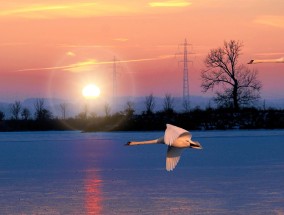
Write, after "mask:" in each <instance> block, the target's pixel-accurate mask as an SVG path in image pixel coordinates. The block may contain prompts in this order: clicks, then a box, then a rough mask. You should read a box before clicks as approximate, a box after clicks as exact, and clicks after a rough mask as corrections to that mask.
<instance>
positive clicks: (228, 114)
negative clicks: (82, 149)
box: [0, 107, 284, 132]
mask: <svg viewBox="0 0 284 215" xmlns="http://www.w3.org/2000/svg"><path fill="white" fill-rule="evenodd" d="M166 123H170V124H174V125H177V126H180V127H183V128H185V129H188V130H214V129H279V128H284V110H283V109H281V110H279V109H267V110H260V109H257V108H242V109H240V110H238V111H236V110H234V109H232V108H210V107H209V108H206V109H200V108H198V107H196V108H195V109H193V110H190V111H187V112H183V113H177V112H175V111H173V110H172V109H170V110H167V111H161V112H156V113H153V112H146V111H145V112H143V113H142V114H139V115H136V114H134V110H133V109H126V110H125V111H122V112H119V113H116V114H113V115H110V114H109V115H105V116H92V117H86V116H81V117H75V118H68V119H58V118H52V117H50V116H49V115H48V117H47V116H46V117H43V118H40V117H38V118H36V119H8V120H1V121H0V131H44V130H81V131H86V132H90V131H154V130H164V129H165V124H166Z"/></svg>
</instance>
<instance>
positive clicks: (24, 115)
mask: <svg viewBox="0 0 284 215" xmlns="http://www.w3.org/2000/svg"><path fill="white" fill-rule="evenodd" d="M21 116H22V119H24V120H28V119H29V118H30V116H31V112H30V110H29V109H28V108H26V107H25V108H23V110H22V112H21Z"/></svg>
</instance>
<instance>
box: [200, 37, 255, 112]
mask: <svg viewBox="0 0 284 215" xmlns="http://www.w3.org/2000/svg"><path fill="white" fill-rule="evenodd" d="M242 46H243V45H242V43H241V42H239V41H235V40H231V41H229V42H226V41H225V42H224V46H223V47H220V48H217V49H212V50H211V51H210V53H209V54H208V55H207V57H206V58H205V60H204V63H205V66H206V68H205V69H204V70H202V71H201V78H202V84H201V87H202V88H203V92H207V91H208V90H210V89H211V90H213V89H214V88H217V87H219V88H221V89H222V90H221V91H219V90H217V91H215V93H216V97H215V99H214V100H215V102H216V103H217V104H218V105H220V106H230V107H233V108H234V109H235V110H238V109H239V108H240V106H241V105H249V104H252V103H253V102H254V101H255V100H257V99H259V98H260V89H261V83H260V81H258V80H257V71H256V70H252V71H251V70H250V69H248V68H247V67H245V66H244V65H243V64H239V62H238V60H239V57H240V54H241V48H242Z"/></svg>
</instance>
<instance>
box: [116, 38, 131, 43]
mask: <svg viewBox="0 0 284 215" xmlns="http://www.w3.org/2000/svg"><path fill="white" fill-rule="evenodd" d="M114 40H115V41H119V42H126V41H128V38H115V39H114Z"/></svg>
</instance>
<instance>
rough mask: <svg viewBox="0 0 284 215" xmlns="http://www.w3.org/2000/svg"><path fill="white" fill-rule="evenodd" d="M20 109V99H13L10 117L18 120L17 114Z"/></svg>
mask: <svg viewBox="0 0 284 215" xmlns="http://www.w3.org/2000/svg"><path fill="white" fill-rule="evenodd" d="M21 109H22V105H21V102H20V101H15V102H14V103H13V104H11V106H10V111H11V114H12V119H15V120H18V119H19V115H20V112H21Z"/></svg>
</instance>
